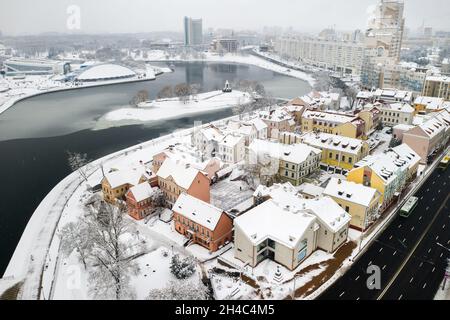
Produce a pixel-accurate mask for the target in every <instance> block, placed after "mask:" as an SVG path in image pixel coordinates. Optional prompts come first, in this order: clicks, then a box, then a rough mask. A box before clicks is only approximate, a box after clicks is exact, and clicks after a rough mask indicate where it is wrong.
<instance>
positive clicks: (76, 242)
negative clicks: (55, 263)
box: [59, 220, 92, 269]
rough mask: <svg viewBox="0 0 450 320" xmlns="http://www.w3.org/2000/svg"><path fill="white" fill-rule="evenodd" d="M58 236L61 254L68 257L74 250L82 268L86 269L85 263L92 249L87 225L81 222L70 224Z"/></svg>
mask: <svg viewBox="0 0 450 320" xmlns="http://www.w3.org/2000/svg"><path fill="white" fill-rule="evenodd" d="M59 236H60V238H61V251H62V252H63V254H65V255H66V256H68V255H70V254H71V253H72V252H73V251H74V250H75V251H76V252H77V254H78V255H79V257H80V260H81V262H82V263H83V265H84V268H85V269H87V262H88V258H89V255H90V253H91V249H92V241H91V239H90V234H89V230H88V225H87V224H86V223H85V222H84V221H83V220H77V221H75V222H70V223H68V224H67V225H65V226H64V227H63V228H62V229H61V230H60V232H59Z"/></svg>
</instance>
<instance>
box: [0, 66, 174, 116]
mask: <svg viewBox="0 0 450 320" xmlns="http://www.w3.org/2000/svg"><path fill="white" fill-rule="evenodd" d="M146 67H147V70H146V76H145V77H144V76H141V75H139V76H136V77H133V78H127V79H119V80H107V81H94V82H83V83H81V84H75V83H74V82H70V81H69V82H63V81H58V80H57V76H50V75H30V76H26V77H25V79H14V77H6V78H1V79H0V88H2V90H0V114H2V113H3V112H5V111H6V110H8V109H9V108H11V107H12V106H13V105H14V104H15V103H17V102H18V101H20V100H23V99H26V98H29V97H32V96H35V95H39V94H43V93H48V92H55V91H64V90H73V89H79V88H86V87H96V86H104V85H109V84H118V83H128V82H136V81H145V80H154V79H155V78H156V76H155V74H156V73H160V72H163V73H164V72H171V70H170V69H169V68H160V67H154V66H150V65H147V66H146Z"/></svg>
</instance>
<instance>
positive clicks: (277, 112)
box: [259, 107, 292, 122]
mask: <svg viewBox="0 0 450 320" xmlns="http://www.w3.org/2000/svg"><path fill="white" fill-rule="evenodd" d="M259 117H260V118H261V119H262V120H267V121H273V122H282V121H288V120H290V119H292V115H291V114H290V113H289V112H287V111H285V110H283V108H280V107H278V108H277V109H274V110H271V111H260V112H259Z"/></svg>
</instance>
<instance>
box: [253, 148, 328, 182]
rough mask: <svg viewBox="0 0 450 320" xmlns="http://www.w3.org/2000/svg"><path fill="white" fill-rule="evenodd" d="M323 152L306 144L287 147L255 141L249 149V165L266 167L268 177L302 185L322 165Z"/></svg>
mask: <svg viewBox="0 0 450 320" xmlns="http://www.w3.org/2000/svg"><path fill="white" fill-rule="evenodd" d="M320 157H321V151H320V150H319V149H316V148H313V147H310V146H308V145H306V144H293V145H285V144H281V143H276V142H271V141H267V140H259V139H256V140H254V141H253V142H252V143H251V144H250V146H249V147H248V148H247V155H246V161H247V163H248V164H259V165H261V166H262V167H264V169H265V170H264V171H263V172H267V176H274V175H277V174H278V175H279V177H280V179H282V180H283V181H288V182H291V183H292V184H293V185H295V186H298V185H300V184H301V183H302V182H303V181H304V179H305V178H306V177H307V176H308V175H310V174H311V173H313V172H315V171H317V170H318V169H319V165H320Z"/></svg>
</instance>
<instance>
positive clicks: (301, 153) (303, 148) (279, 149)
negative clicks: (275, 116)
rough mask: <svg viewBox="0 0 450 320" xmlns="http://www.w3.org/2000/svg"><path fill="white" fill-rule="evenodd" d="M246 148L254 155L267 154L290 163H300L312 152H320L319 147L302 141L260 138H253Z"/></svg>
mask: <svg viewBox="0 0 450 320" xmlns="http://www.w3.org/2000/svg"><path fill="white" fill-rule="evenodd" d="M248 148H249V150H250V151H252V152H253V153H254V154H255V155H263V154H268V155H269V156H270V157H272V158H276V159H279V160H283V161H287V162H291V163H302V162H304V161H305V160H306V159H307V158H308V157H309V156H310V155H311V154H312V153H313V154H316V155H318V154H320V153H321V151H320V150H319V149H317V148H313V147H311V146H308V145H306V144H303V143H298V144H292V145H287V144H281V143H277V142H271V141H267V140H260V139H255V140H253V141H252V143H251V144H250V145H249V147H248Z"/></svg>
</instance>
